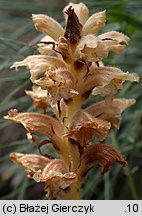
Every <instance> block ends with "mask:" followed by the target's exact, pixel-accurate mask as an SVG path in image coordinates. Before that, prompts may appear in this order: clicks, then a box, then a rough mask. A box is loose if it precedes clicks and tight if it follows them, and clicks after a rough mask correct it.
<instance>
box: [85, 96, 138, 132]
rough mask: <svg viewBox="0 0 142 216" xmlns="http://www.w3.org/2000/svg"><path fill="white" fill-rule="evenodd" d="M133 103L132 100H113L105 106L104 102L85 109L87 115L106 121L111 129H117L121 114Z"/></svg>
mask: <svg viewBox="0 0 142 216" xmlns="http://www.w3.org/2000/svg"><path fill="white" fill-rule="evenodd" d="M134 103H135V100H134V99H124V98H121V99H113V102H112V104H107V103H106V101H100V102H97V103H95V104H93V105H91V106H89V107H87V108H86V109H85V111H86V112H87V113H89V114H90V115H92V116H94V117H95V118H99V119H102V120H106V121H108V122H110V123H111V127H116V128H117V129H119V126H120V120H121V113H122V112H123V111H124V110H125V109H127V108H128V107H130V106H132V105H133V104H134Z"/></svg>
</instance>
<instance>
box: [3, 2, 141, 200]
mask: <svg viewBox="0 0 142 216" xmlns="http://www.w3.org/2000/svg"><path fill="white" fill-rule="evenodd" d="M72 2H74V3H77V2H80V1H72ZM82 2H84V3H85V4H86V5H87V6H88V7H89V9H90V14H92V13H93V12H98V11H101V10H104V9H106V10H107V24H106V26H105V28H103V30H102V32H105V31H111V30H116V31H120V32H123V33H124V34H126V35H128V36H129V37H130V39H131V40H130V43H129V46H128V48H127V50H126V51H125V52H124V53H123V54H122V55H117V54H111V55H109V58H108V59H107V60H105V63H106V65H112V66H118V67H120V68H121V69H122V70H124V71H129V72H136V73H138V74H139V75H140V77H141V76H142V1H141V0H135V1H133V0H129V1H128V0H113V1H112V0H110V1H108V0H86V1H82ZM68 3H69V1H67V0H66V1H65V0H55V1H53V0H12V1H11V0H0V15H1V16H0V17H1V19H0V115H1V117H2V116H4V115H6V114H7V111H8V110H9V109H11V108H16V109H18V110H19V111H34V109H33V104H32V100H31V99H30V98H29V97H27V96H26V95H25V89H30V88H31V83H30V81H29V73H28V72H27V71H25V69H24V68H22V69H20V71H18V72H16V71H15V70H14V69H10V66H11V65H12V64H13V62H15V61H18V60H22V59H24V58H25V57H26V56H28V55H31V54H36V53H37V51H36V49H35V47H33V46H31V45H32V44H34V43H35V42H37V41H39V40H40V38H41V36H42V35H41V34H40V33H38V32H36V30H35V28H34V25H33V23H32V19H31V15H32V13H35V14H37V13H44V14H48V15H50V16H52V17H54V18H55V19H56V20H58V21H59V22H61V23H62V25H64V19H63V13H62V9H63V8H64V7H65V6H66V5H67V4H68ZM117 97H126V98H135V99H136V101H137V102H136V104H135V105H133V106H132V107H131V108H129V109H128V110H126V111H125V112H124V113H123V114H122V121H121V127H120V129H119V131H113V132H112V134H111V135H110V137H109V140H108V142H110V143H111V144H112V146H113V147H115V148H117V149H119V150H120V151H121V152H122V154H123V155H125V156H126V158H127V161H128V163H129V165H128V167H127V168H125V169H122V167H121V166H120V165H118V164H114V165H113V166H112V167H111V169H110V172H108V173H107V174H105V175H104V176H103V177H100V172H101V170H99V169H97V167H96V166H94V167H93V169H92V170H91V171H90V172H89V174H88V175H87V177H86V179H85V181H84V183H83V185H82V196H83V199H113V200H115V199H117V200H119V199H142V81H141V80H140V82H139V84H136V83H130V82H126V83H125V85H124V88H123V90H121V91H120V92H119V93H118V94H117ZM93 101H94V98H93V97H90V98H89V100H88V101H87V104H85V106H87V105H88V104H91V103H92V102H93ZM12 151H17V152H23V153H31V152H37V148H36V146H35V145H34V144H31V143H29V141H28V140H27V139H26V132H25V130H24V129H23V128H22V126H21V125H18V124H15V123H11V122H9V121H6V120H4V119H3V118H0V199H41V197H42V191H43V185H42V184H36V183H35V182H34V181H32V180H28V179H27V178H26V176H25V172H24V170H23V169H22V168H21V167H20V166H18V165H15V164H13V163H12V162H11V161H10V159H9V153H10V152H12Z"/></svg>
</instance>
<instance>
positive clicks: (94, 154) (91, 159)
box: [79, 144, 127, 179]
mask: <svg viewBox="0 0 142 216" xmlns="http://www.w3.org/2000/svg"><path fill="white" fill-rule="evenodd" d="M114 162H117V163H120V164H121V165H122V166H126V165H127V162H126V160H125V159H124V158H123V156H122V155H121V154H120V153H119V152H118V151H117V150H115V149H114V148H112V147H111V146H109V145H108V144H91V145H89V146H87V148H86V149H85V150H84V153H83V154H82V157H81V161H80V167H79V175H80V178H81V179H82V178H83V177H84V176H85V174H86V173H87V172H88V171H89V170H90V168H91V167H92V165H93V164H94V163H97V164H98V167H103V168H104V169H103V171H102V172H101V175H103V174H104V173H106V172H107V171H108V169H109V167H110V166H111V165H112V163H114Z"/></svg>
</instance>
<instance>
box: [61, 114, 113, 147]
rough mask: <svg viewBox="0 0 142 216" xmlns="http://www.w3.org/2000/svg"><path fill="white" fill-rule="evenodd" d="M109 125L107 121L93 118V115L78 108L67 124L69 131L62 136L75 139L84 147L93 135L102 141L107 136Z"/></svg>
mask: <svg viewBox="0 0 142 216" xmlns="http://www.w3.org/2000/svg"><path fill="white" fill-rule="evenodd" d="M110 127H111V125H110V123H109V122H106V121H104V120H101V119H99V118H95V117H94V116H93V115H90V114H89V113H87V112H85V111H83V110H79V111H77V112H76V113H75V114H74V116H73V117H72V120H71V122H70V125H69V126H68V130H69V132H68V133H67V134H65V135H64V136H67V137H70V138H73V139H75V140H76V141H77V142H79V144H80V145H81V146H82V147H85V146H87V145H88V144H89V143H90V141H91V140H92V138H93V137H96V138H98V139H99V140H100V141H103V140H104V139H105V138H106V137H107V136H108V134H109V131H110Z"/></svg>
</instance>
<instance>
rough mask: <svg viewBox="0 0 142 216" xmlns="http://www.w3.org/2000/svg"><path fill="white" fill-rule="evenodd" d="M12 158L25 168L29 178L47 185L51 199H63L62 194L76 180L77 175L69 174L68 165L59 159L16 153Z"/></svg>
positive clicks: (12, 154)
mask: <svg viewBox="0 0 142 216" xmlns="http://www.w3.org/2000/svg"><path fill="white" fill-rule="evenodd" d="M10 158H11V160H12V161H14V162H15V163H17V164H20V165H21V166H23V168H24V169H25V171H26V172H27V177H28V178H30V179H34V180H35V181H36V182H44V183H45V187H44V191H46V192H47V193H48V198H49V199H55V198H56V199H57V198H61V197H60V194H62V193H64V192H66V188H68V187H69V186H70V184H72V183H73V182H74V181H75V180H76V174H75V173H73V172H69V170H68V168H67V166H66V164H65V163H64V162H63V161H62V160H59V159H49V158H47V157H44V156H39V155H34V154H22V153H16V152H13V153H11V154H10Z"/></svg>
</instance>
